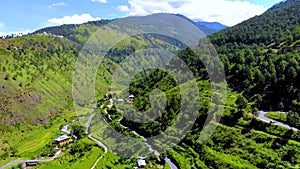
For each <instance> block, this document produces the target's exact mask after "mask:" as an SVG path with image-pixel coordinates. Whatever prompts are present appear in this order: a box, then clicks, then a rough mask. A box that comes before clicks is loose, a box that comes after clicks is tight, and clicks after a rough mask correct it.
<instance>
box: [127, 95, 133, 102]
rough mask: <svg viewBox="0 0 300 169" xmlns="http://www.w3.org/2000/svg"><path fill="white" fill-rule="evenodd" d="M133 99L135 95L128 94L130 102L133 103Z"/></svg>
mask: <svg viewBox="0 0 300 169" xmlns="http://www.w3.org/2000/svg"><path fill="white" fill-rule="evenodd" d="M133 100H134V95H130V96H128V102H129V103H133Z"/></svg>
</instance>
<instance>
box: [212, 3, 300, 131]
mask: <svg viewBox="0 0 300 169" xmlns="http://www.w3.org/2000/svg"><path fill="white" fill-rule="evenodd" d="M299 24H300V0H287V1H283V2H281V3H279V4H277V5H275V6H273V7H272V8H270V9H269V10H267V11H266V12H265V13H264V14H262V15H260V16H256V17H254V18H251V19H249V20H247V21H244V22H242V23H240V24H238V25H236V26H233V27H231V28H228V29H225V30H222V31H220V32H218V33H215V34H213V35H211V36H209V38H210V39H211V41H212V43H213V44H214V45H215V47H216V48H217V51H218V53H219V55H220V56H221V58H222V60H223V62H224V65H225V71H226V74H227V81H228V82H229V84H230V86H231V87H232V88H233V89H235V90H237V91H240V92H243V94H244V95H245V96H247V98H248V99H250V100H251V101H255V102H256V106H257V107H258V108H260V109H263V110H275V111H287V112H288V111H289V112H290V113H289V114H288V117H289V118H288V120H287V123H289V124H290V125H292V126H296V127H300V118H299V117H300V114H299V112H300V104H299V103H300V97H299V93H300V82H299V80H298V79H299V78H300V65H299V62H300V50H299V49H300V26H299Z"/></svg>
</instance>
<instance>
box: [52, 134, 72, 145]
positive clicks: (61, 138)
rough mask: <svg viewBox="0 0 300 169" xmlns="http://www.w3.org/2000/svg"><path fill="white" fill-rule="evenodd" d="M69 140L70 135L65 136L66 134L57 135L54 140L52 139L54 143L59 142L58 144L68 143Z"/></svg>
mask: <svg viewBox="0 0 300 169" xmlns="http://www.w3.org/2000/svg"><path fill="white" fill-rule="evenodd" d="M70 141H71V137H69V136H67V135H62V136H59V137H57V138H56V139H55V140H54V143H55V144H59V145H62V144H65V143H68V142H70Z"/></svg>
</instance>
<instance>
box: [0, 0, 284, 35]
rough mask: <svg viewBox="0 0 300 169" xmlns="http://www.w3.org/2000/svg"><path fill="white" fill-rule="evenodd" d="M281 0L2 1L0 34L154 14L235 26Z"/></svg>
mask: <svg viewBox="0 0 300 169" xmlns="http://www.w3.org/2000/svg"><path fill="white" fill-rule="evenodd" d="M280 1H281V0H247V1H246V0H245V1H242V0H35V1H32V0H7V1H2V2H1V7H2V8H1V10H0V13H1V15H0V35H2V34H11V33H15V32H30V31H34V30H37V29H40V28H43V27H47V26H54V25H60V24H68V23H83V22H87V21H89V20H99V19H112V18H118V17H124V16H131V15H147V14H151V13H157V12H168V13H181V14H184V15H186V16H188V17H190V18H191V19H193V20H197V21H198V20H204V21H209V22H212V21H216V22H221V23H223V24H225V25H229V26H232V25H235V24H237V23H239V22H241V21H243V20H246V19H248V18H250V17H253V16H255V15H259V14H261V13H263V12H264V11H265V10H266V9H267V8H269V7H271V6H272V5H274V4H275V3H278V2H280Z"/></svg>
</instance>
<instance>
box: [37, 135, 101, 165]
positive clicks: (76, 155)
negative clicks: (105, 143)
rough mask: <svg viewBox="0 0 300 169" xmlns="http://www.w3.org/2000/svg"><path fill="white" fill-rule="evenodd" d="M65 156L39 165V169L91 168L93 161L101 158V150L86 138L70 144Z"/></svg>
mask: <svg viewBox="0 0 300 169" xmlns="http://www.w3.org/2000/svg"><path fill="white" fill-rule="evenodd" d="M64 153H65V154H64V155H63V156H62V157H61V158H58V159H56V160H54V161H52V162H49V163H45V164H40V166H38V167H37V168H41V169H66V168H70V169H81V168H91V167H92V166H93V165H94V163H95V161H96V160H97V159H98V158H99V157H100V156H102V154H103V150H102V149H101V148H99V147H97V146H95V143H94V142H93V141H91V140H89V139H88V138H84V139H82V140H79V141H78V142H76V143H74V144H72V145H71V146H70V149H68V150H67V151H66V152H64Z"/></svg>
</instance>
